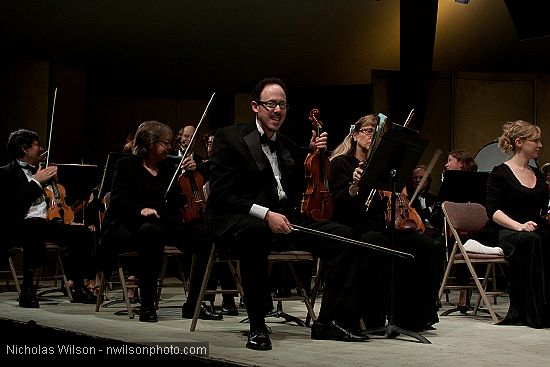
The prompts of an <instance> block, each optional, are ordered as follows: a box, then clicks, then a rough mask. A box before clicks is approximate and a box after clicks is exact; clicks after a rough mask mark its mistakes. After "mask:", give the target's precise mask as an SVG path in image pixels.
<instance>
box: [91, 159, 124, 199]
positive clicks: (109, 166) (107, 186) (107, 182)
mask: <svg viewBox="0 0 550 367" xmlns="http://www.w3.org/2000/svg"><path fill="white" fill-rule="evenodd" d="M131 155H132V154H131V153H121V152H110V153H109V155H108V156H107V161H106V162H105V166H104V167H103V177H102V178H101V184H100V186H99V194H98V196H99V200H102V199H103V197H104V196H105V194H106V193H108V192H109V191H111V186H112V184H113V171H114V169H115V164H116V162H117V161H118V160H119V159H120V158H124V157H129V156H131Z"/></svg>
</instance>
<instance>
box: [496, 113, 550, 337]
mask: <svg viewBox="0 0 550 367" xmlns="http://www.w3.org/2000/svg"><path fill="white" fill-rule="evenodd" d="M498 144H499V147H500V148H501V149H502V150H503V151H504V152H513V154H514V155H513V157H512V158H511V159H510V160H508V161H506V162H504V163H502V164H500V165H498V166H496V167H494V168H493V171H492V172H491V174H490V176H489V179H488V181H487V203H486V206H487V213H488V215H489V219H490V220H491V222H492V223H491V225H492V226H493V227H494V228H496V229H497V230H498V238H499V239H498V246H500V247H501V248H502V249H503V250H504V255H505V256H506V258H507V260H508V263H509V269H508V281H509V283H510V308H509V310H508V314H507V315H506V318H505V320H503V321H502V322H501V323H505V324H520V325H527V326H531V327H534V328H544V327H549V326H550V242H549V237H548V233H549V232H548V224H547V222H546V219H545V218H544V217H543V216H542V215H544V214H546V207H547V204H548V189H547V186H546V183H545V178H544V176H543V175H542V173H541V172H540V171H539V170H538V169H537V168H536V167H532V166H529V160H530V159H536V158H537V157H538V155H539V152H540V150H541V148H542V143H541V131H540V128H539V127H538V126H536V125H534V124H532V123H529V122H526V121H522V120H518V121H513V122H507V123H505V124H504V125H503V129H502V135H501V136H500V137H499V142H498Z"/></svg>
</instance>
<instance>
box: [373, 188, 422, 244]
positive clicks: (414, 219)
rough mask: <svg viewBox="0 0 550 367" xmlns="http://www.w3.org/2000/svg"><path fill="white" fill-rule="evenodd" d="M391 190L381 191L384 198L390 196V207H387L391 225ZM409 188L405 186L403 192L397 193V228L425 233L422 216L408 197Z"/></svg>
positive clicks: (387, 215) (387, 222)
mask: <svg viewBox="0 0 550 367" xmlns="http://www.w3.org/2000/svg"><path fill="white" fill-rule="evenodd" d="M391 194H392V193H391V192H390V191H380V195H381V196H382V198H384V197H387V198H388V207H387V209H386V225H387V226H388V227H389V226H390V225H391V221H392V220H391V211H392V201H391ZM407 196H408V195H407V188H404V189H403V191H402V192H401V193H398V194H396V202H395V224H394V225H395V228H396V229H398V230H404V229H412V230H415V231H417V232H420V233H424V231H425V230H426V227H425V226H424V223H423V222H422V218H420V215H418V213H417V212H416V210H415V209H414V208H413V207H412V206H411V205H410V203H409V200H408V199H407Z"/></svg>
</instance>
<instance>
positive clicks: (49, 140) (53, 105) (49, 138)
mask: <svg viewBox="0 0 550 367" xmlns="http://www.w3.org/2000/svg"><path fill="white" fill-rule="evenodd" d="M56 99H57V87H55V91H54V93H53V104H52V118H51V119H50V136H49V137H48V150H46V151H45V152H44V153H46V167H49V165H50V153H49V152H50V148H51V146H52V131H53V116H54V114H55V100H56ZM44 153H42V154H44Z"/></svg>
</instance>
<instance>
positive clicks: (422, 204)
mask: <svg viewBox="0 0 550 367" xmlns="http://www.w3.org/2000/svg"><path fill="white" fill-rule="evenodd" d="M426 170H427V167H426V166H425V165H423V164H419V165H418V166H416V167H415V168H414V169H413V171H412V174H411V178H410V180H409V182H407V194H408V195H412V194H413V193H414V192H415V190H416V189H417V188H418V185H420V181H421V180H422V177H424V175H425V174H426ZM431 184H432V176H431V175H428V177H427V178H426V180H425V181H424V184H423V185H422V188H421V189H420V191H419V192H418V195H417V197H416V200H415V201H414V202H413V203H411V206H412V207H413V208H414V209H415V210H416V212H417V213H418V215H420V218H421V219H422V221H423V222H424V225H425V226H426V231H427V232H428V229H432V230H433V226H432V224H431V223H430V217H431V215H432V209H433V207H434V205H435V204H436V203H437V201H438V197H437V195H434V194H432V193H431V192H430V186H431ZM431 232H436V233H437V235H441V231H440V230H439V231H437V230H435V231H431Z"/></svg>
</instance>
